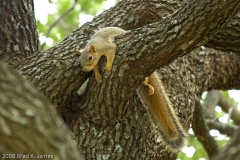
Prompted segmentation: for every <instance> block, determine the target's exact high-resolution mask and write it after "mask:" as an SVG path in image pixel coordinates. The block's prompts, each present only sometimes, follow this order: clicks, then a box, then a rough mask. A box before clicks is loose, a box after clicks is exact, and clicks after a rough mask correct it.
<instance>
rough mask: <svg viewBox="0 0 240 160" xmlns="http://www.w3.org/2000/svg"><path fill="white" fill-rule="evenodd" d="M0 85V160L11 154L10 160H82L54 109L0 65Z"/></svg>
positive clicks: (19, 78)
mask: <svg viewBox="0 0 240 160" xmlns="http://www.w3.org/2000/svg"><path fill="white" fill-rule="evenodd" d="M0 82H1V83H0V91H1V92H0V126H1V127H0V143H1V147H0V153H1V157H2V156H3V154H11V155H12V156H13V154H14V155H15V157H12V158H13V159H15V158H16V159H25V158H23V157H22V158H21V157H20V158H19V157H17V154H20V155H27V154H30V156H33V157H35V158H37V157H38V156H39V155H48V156H51V157H52V158H54V159H76V160H77V159H83V158H82V156H81V155H80V154H79V150H78V149H77V148H76V146H75V144H74V143H73V140H72V139H71V137H70V131H69V130H68V129H67V127H66V125H65V124H64V122H63V121H62V120H61V118H60V117H59V115H57V112H56V110H55V107H54V106H53V105H51V104H50V103H49V101H48V100H46V98H45V97H44V96H43V95H41V94H40V93H39V91H37V90H36V89H35V88H34V87H33V86H32V85H30V84H29V83H28V82H27V81H26V80H25V79H23V78H22V77H20V76H19V75H17V73H14V72H13V71H12V70H10V69H9V68H8V67H6V65H4V64H2V63H0ZM51 157H48V158H51ZM2 158H3V157H2ZM10 158H11V157H10ZM31 158H32V157H31ZM52 158H51V159H52Z"/></svg>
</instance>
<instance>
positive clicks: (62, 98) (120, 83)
mask: <svg viewBox="0 0 240 160" xmlns="http://www.w3.org/2000/svg"><path fill="white" fill-rule="evenodd" d="M0 3H2V4H5V5H6V6H7V5H9V3H13V5H17V4H18V5H17V6H20V7H25V6H24V5H23V4H25V3H28V6H32V4H33V3H32V2H31V1H30V2H25V3H23V2H17V1H16V2H15V1H13V2H12V1H11V2H8V0H3V1H2V2H0ZM22 3H23V4H22ZM21 4H22V5H21ZM180 6H181V7H180ZM239 6H240V2H238V1H234V0H229V1H225V0H220V1H218V2H216V1H207V0H193V1H189V2H188V3H183V2H180V1H170V2H163V1H155V0H153V1H148V2H144V1H141V0H139V1H134V2H133V1H131V0H125V1H121V2H119V3H118V4H117V5H116V6H115V7H113V8H112V9H110V10H108V11H105V12H103V13H102V14H101V15H99V16H98V17H96V18H95V19H94V20H93V21H92V22H91V23H86V24H85V25H83V26H82V27H80V28H79V29H76V30H75V31H73V33H72V34H70V35H69V36H68V37H66V38H65V39H64V40H63V41H62V42H61V43H59V44H57V45H56V46H54V47H52V48H50V49H48V50H46V51H43V52H42V53H40V54H34V55H32V56H30V57H28V59H26V60H23V61H21V64H19V62H18V61H13V62H12V61H11V63H10V64H11V65H13V66H14V67H15V68H19V71H18V72H19V74H21V75H24V76H25V77H26V78H27V79H28V80H30V81H31V82H32V83H33V84H34V85H35V86H36V87H37V88H38V89H39V90H40V91H42V92H43V93H44V94H45V96H46V97H48V98H49V100H50V101H51V102H52V103H53V104H54V105H55V106H56V108H57V111H58V112H59V113H60V114H61V115H62V117H63V118H64V120H65V121H66V122H67V124H68V125H69V127H70V129H71V130H72V131H73V139H74V140H75V141H76V142H77V146H78V147H79V148H80V150H81V151H82V152H83V154H84V156H85V158H86V159H170V157H171V156H172V155H174V153H173V152H170V151H169V150H168V149H167V148H166V147H165V146H164V145H163V144H162V143H161V141H160V140H159V138H158V134H159V133H156V132H155V131H154V126H152V125H151V123H150V121H149V117H148V115H147V112H146V109H145V108H144V107H143V106H142V104H141V101H140V99H139V97H138V95H137V92H136V89H137V87H138V86H139V85H140V84H141V83H142V81H143V80H144V77H146V76H148V75H150V74H151V73H152V72H153V71H154V70H155V69H159V68H160V67H161V68H160V70H159V73H160V74H161V75H162V77H161V79H162V81H163V84H164V85H165V88H166V92H167V94H168V96H169V98H170V100H171V102H172V104H174V108H175V110H176V114H177V115H178V117H179V118H180V122H181V123H182V125H183V127H184V128H185V129H186V130H187V129H188V128H189V125H190V124H191V121H192V114H193V109H194V105H195V101H196V99H198V98H199V97H200V95H201V93H202V92H203V91H205V90H209V89H213V88H215V89H221V88H224V89H229V88H232V87H234V88H240V85H239V82H240V81H239V78H240V77H239V76H236V75H238V73H239V68H238V67H237V66H239V64H238V63H239V57H238V56H237V55H236V54H224V53H222V52H216V51H213V50H208V49H206V50H195V51H194V52H192V53H191V54H190V55H186V54H188V53H190V52H191V51H192V50H194V49H195V48H197V47H199V46H201V45H203V44H208V42H209V44H208V45H209V46H213V45H212V44H213V41H214V44H217V41H221V39H223V38H226V37H230V38H231V37H232V36H233V35H234V36H235V37H237V36H239V35H240V34H239V33H238V32H237V33H236V34H221V33H224V32H221V30H220V29H221V28H222V27H223V26H225V24H226V23H227V22H228V21H229V20H230V19H231V17H233V16H234V15H235V14H236V12H237V10H238V9H239ZM0 7H2V5H0ZM31 8H33V6H32V7H29V8H25V9H27V10H28V11H29V12H30V13H31V14H29V15H33V10H31ZM7 9H8V10H7V11H8V12H15V11H14V10H12V9H11V8H10V7H8V8H7ZM173 11H174V12H173ZM16 13H17V12H16ZM16 13H11V14H13V15H14V14H16ZM170 13H172V14H171V15H168V14H170ZM1 14H3V13H2V12H1ZM216 15H217V16H216ZM25 16H27V15H25ZM25 16H24V15H23V17H25ZM164 16H165V17H164ZM23 19H24V18H23ZM31 19H32V22H29V26H31V27H29V29H28V30H26V32H27V33H26V35H30V37H33V38H29V37H28V36H26V37H25V36H24V38H25V39H24V38H23V41H21V43H23V45H24V46H26V45H25V43H27V44H28V41H29V42H31V43H29V46H31V47H30V48H31V49H30V51H31V53H32V52H35V51H37V50H36V43H35V42H36V38H37V35H36V34H35V33H36V25H35V20H34V18H33V17H31V18H29V19H28V20H31ZM6 21H7V20H6ZM19 21H20V20H19ZM11 24H12V25H14V24H16V23H11ZM105 26H118V27H121V28H124V29H127V30H130V31H129V32H127V33H126V34H124V35H122V36H120V37H118V38H116V40H115V42H116V44H117V46H118V49H117V55H116V57H115V61H114V65H113V69H112V71H111V73H110V74H109V75H107V74H105V73H102V72H101V74H102V75H103V82H102V83H101V84H97V83H96V82H95V79H94V76H92V74H90V73H84V72H82V71H81V69H80V65H79V63H78V62H77V58H78V56H77V54H76V53H75V50H76V49H80V48H83V47H84V45H85V44H86V42H87V40H88V39H89V38H90V37H91V35H92V34H93V33H94V31H96V30H97V29H98V28H101V27H105ZM229 26H230V27H229V29H231V30H234V29H233V28H234V27H236V25H229ZM139 27H142V28H139ZM26 28H27V27H26ZM135 28H137V29H135ZM131 29H133V30H131ZM2 30H4V32H3V31H2ZM219 30H220V31H219ZM218 31H219V32H218ZM0 32H2V33H0V35H3V33H8V32H10V33H11V34H12V35H14V33H15V32H16V31H15V30H14V29H11V28H9V27H8V28H1V29H0ZM33 33H34V34H33ZM213 35H219V36H218V37H217V38H216V39H214V38H213ZM214 37H215V36H214ZM15 38H16V39H15ZM18 39H19V38H18V36H16V37H14V36H10V40H6V39H3V40H1V41H4V40H5V41H4V42H5V43H7V44H6V45H11V43H13V42H19V41H17V40H18ZM210 39H211V40H212V42H211V43H210V41H209V40H210ZM8 43H9V44H8ZM223 43H224V42H222V43H221V44H220V47H219V46H215V48H221V49H222V50H224V49H226V50H232V51H235V52H238V53H239V51H240V50H239V48H238V47H230V48H228V47H226V48H224V47H222V46H224V45H223ZM231 43H233V42H231ZM236 44H237V42H236ZM236 44H235V45H236ZM33 46H35V47H33ZM2 47H3V46H1V47H0V48H1V51H2V52H1V55H4V56H1V59H2V60H5V61H9V57H11V58H12V59H13V54H9V53H10V51H9V50H4V49H2ZM3 48H4V47H3ZM23 48H24V47H23ZM25 49H26V48H25ZM26 51H27V50H23V51H21V53H22V55H24V56H27V55H28V54H24V53H26ZM17 52H18V50H13V53H17ZM183 55H186V56H184V57H183V58H179V59H177V58H178V57H180V56H183ZM6 57H7V58H6ZM175 59H177V60H176V61H174V60H175ZM173 61H174V62H173ZM171 62H172V63H171ZM104 63H105V61H104V60H103V59H102V60H101V61H100V64H101V65H100V66H105V65H102V64H104ZM170 63H171V64H170ZM229 63H230V64H231V65H229ZM163 66H165V67H163ZM219 67H221V70H219ZM100 70H101V71H102V70H103V67H100ZM229 70H230V71H231V72H227V71H229ZM88 77H89V78H90V80H89V85H88V87H87V92H86V94H84V95H83V96H82V97H79V96H78V95H77V90H78V89H79V87H80V86H81V85H82V84H83V82H85V81H86V79H87V78H88ZM222 82H223V83H222ZM6 92H7V91H6ZM23 109H24V108H23ZM49 125H50V126H51V124H49ZM37 127H38V126H37ZM39 127H40V126H39Z"/></svg>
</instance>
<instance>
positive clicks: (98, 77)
mask: <svg viewBox="0 0 240 160" xmlns="http://www.w3.org/2000/svg"><path fill="white" fill-rule="evenodd" d="M95 78H96V81H97V82H98V83H101V82H102V76H101V75H100V74H99V75H95Z"/></svg>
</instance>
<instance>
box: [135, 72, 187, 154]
mask: <svg viewBox="0 0 240 160" xmlns="http://www.w3.org/2000/svg"><path fill="white" fill-rule="evenodd" d="M146 87H147V89H146ZM138 90H139V94H140V97H141V99H142V102H143V103H144V104H145V105H146V106H147V109H148V113H149V115H150V116H151V117H152V120H153V123H154V124H155V126H156V127H157V130H158V131H159V132H160V136H161V139H162V141H163V142H164V143H165V144H166V146H167V147H168V148H169V149H171V150H172V151H179V150H180V149H181V148H182V147H183V145H184V144H185V138H184V137H185V136H186V132H185V131H184V129H183V128H182V125H181V124H180V122H179V120H178V117H177V116H176V114H175V111H174V109H173V107H172V105H171V103H170V101H169V99H168V97H167V96H166V93H165V90H164V88H163V85H162V83H161V81H160V79H159V76H158V74H157V72H154V73H153V74H152V75H151V76H150V77H147V78H146V79H145V81H144V82H143V85H142V86H140V87H139V88H138Z"/></svg>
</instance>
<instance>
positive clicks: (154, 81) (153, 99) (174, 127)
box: [77, 27, 186, 152]
mask: <svg viewBox="0 0 240 160" xmlns="http://www.w3.org/2000/svg"><path fill="white" fill-rule="evenodd" d="M124 32H125V31H124V30H123V29H121V28H118V27H106V28H102V29H100V30H99V31H97V32H96V33H95V34H94V35H93V36H92V38H91V39H90V41H89V42H88V43H87V44H86V46H85V48H84V49H82V50H77V52H78V53H79V54H80V57H79V62H80V64H81V66H82V69H83V71H87V72H89V71H91V70H92V69H93V70H94V73H95V78H96V81H97V82H98V83H101V82H102V76H101V75H100V73H99V71H98V61H99V59H100V57H101V56H105V57H106V58H107V62H106V66H105V70H106V71H107V72H109V71H110V70H111V69H112V64H113V61H114V58H115V53H116V45H115V44H114V43H113V42H112V40H113V38H114V37H115V36H119V35H121V34H123V33H124ZM146 88H147V89H146ZM137 90H138V95H139V96H140V99H141V101H142V104H145V105H146V106H147V108H148V109H147V111H148V114H149V116H150V117H151V118H152V121H153V124H154V125H155V126H156V128H157V131H159V133H160V136H161V139H162V141H163V142H164V144H165V145H166V146H167V147H168V148H169V149H170V150H171V151H174V152H177V151H179V150H180V149H181V148H182V147H183V146H184V145H185V137H186V133H185V131H184V129H183V127H182V126H181V124H180V122H179V120H178V117H177V116H176V114H175V111H174V109H173V107H172V105H171V103H170V101H169V99H168V97H167V95H166V93H165V89H164V87H163V85H162V83H161V80H160V78H159V75H158V73H157V72H156V71H155V72H153V73H152V74H151V75H150V76H149V77H146V78H145V80H144V82H143V84H142V85H140V86H139V87H138V89H137Z"/></svg>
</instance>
